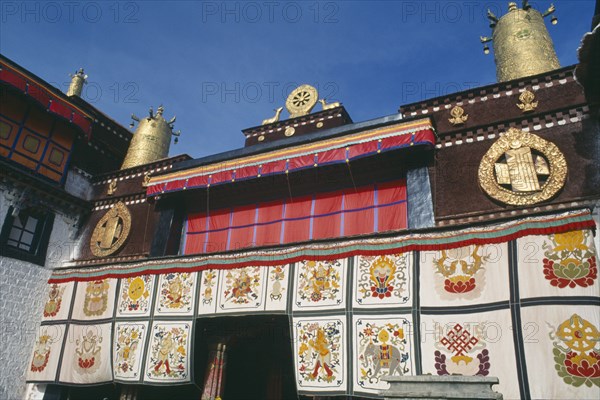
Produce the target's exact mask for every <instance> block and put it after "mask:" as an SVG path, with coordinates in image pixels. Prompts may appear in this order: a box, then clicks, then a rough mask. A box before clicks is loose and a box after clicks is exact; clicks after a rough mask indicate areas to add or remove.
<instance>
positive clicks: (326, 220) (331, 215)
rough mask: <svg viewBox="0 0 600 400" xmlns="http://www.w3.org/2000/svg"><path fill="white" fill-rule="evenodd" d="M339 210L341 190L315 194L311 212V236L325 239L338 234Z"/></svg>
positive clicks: (340, 206)
mask: <svg viewBox="0 0 600 400" xmlns="http://www.w3.org/2000/svg"><path fill="white" fill-rule="evenodd" d="M341 210H342V193H341V192H334V193H327V194H319V195H317V196H316V197H315V211H314V214H313V234H312V238H313V239H326V238H332V237H338V236H340V224H341V220H342V213H341V212H340V211H341Z"/></svg>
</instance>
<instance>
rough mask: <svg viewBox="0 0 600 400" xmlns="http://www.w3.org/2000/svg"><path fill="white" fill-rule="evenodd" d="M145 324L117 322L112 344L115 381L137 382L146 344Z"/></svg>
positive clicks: (146, 325) (146, 326)
mask: <svg viewBox="0 0 600 400" xmlns="http://www.w3.org/2000/svg"><path fill="white" fill-rule="evenodd" d="M147 328H148V323H147V322H117V323H116V324H115V335H114V343H113V372H114V376H115V379H122V380H127V381H138V380H139V379H140V375H141V368H142V365H141V364H142V355H143V351H144V345H145V343H146V329H147Z"/></svg>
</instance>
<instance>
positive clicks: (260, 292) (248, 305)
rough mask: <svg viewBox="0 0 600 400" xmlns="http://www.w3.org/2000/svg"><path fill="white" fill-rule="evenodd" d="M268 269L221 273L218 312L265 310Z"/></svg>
mask: <svg viewBox="0 0 600 400" xmlns="http://www.w3.org/2000/svg"><path fill="white" fill-rule="evenodd" d="M266 272H267V268H266V267H243V268H235V269H227V270H222V271H221V278H220V282H219V283H220V289H219V306H218V311H236V310H244V309H258V310H262V309H264V285H265V284H264V280H265V273H266Z"/></svg>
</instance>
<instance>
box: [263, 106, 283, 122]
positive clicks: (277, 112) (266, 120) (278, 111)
mask: <svg viewBox="0 0 600 400" xmlns="http://www.w3.org/2000/svg"><path fill="white" fill-rule="evenodd" d="M282 110H283V107H279V108H276V109H275V110H273V111H275V115H274V116H273V117H271V118H267V119H263V122H262V125H269V124H274V123H275V122H277V121H279V117H280V116H281V111H282Z"/></svg>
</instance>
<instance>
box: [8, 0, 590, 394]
mask: <svg viewBox="0 0 600 400" xmlns="http://www.w3.org/2000/svg"><path fill="white" fill-rule="evenodd" d="M553 11H554V9H553V8H550V9H548V10H547V11H546V12H543V13H542V12H540V11H538V10H535V9H534V8H532V7H531V6H530V5H529V4H528V2H523V4H522V5H521V6H520V7H519V6H517V5H516V4H515V3H510V5H509V9H508V12H507V14H506V15H504V16H502V17H497V16H495V15H493V14H491V13H490V14H491V15H489V19H490V22H491V25H490V26H491V28H492V36H491V37H482V42H483V43H484V45H485V48H484V49H486V52H489V47H488V43H489V42H493V46H494V55H495V57H496V64H497V68H498V81H499V82H498V83H495V84H491V85H488V86H482V87H477V88H473V89H469V90H467V91H463V92H459V93H453V94H450V95H446V96H442V97H437V98H432V99H427V100H424V101H420V102H417V103H413V104H405V105H402V106H400V108H399V110H398V112H397V113H395V114H392V115H387V116H383V117H380V118H377V119H373V120H369V121H361V122H354V121H353V120H352V118H351V115H350V113H349V111H348V110H346V109H345V108H344V106H343V104H342V103H340V102H334V101H333V99H331V100H330V99H321V98H320V97H319V93H318V91H317V90H316V89H315V88H314V87H312V86H311V85H309V84H305V85H301V86H299V87H298V88H296V89H295V90H293V91H292V92H291V93H290V95H289V97H288V98H287V101H286V103H285V104H283V105H280V106H281V107H280V108H278V109H277V110H276V114H275V115H274V116H272V117H271V118H267V119H265V120H264V121H263V123H262V124H261V125H260V126H255V127H251V128H247V129H243V131H242V133H243V135H244V138H245V142H244V147H242V148H239V149H236V150H232V151H228V152H225V153H221V154H215V155H211V156H208V157H204V158H196V159H194V158H191V157H189V156H188V155H179V156H175V157H169V156H168V155H169V146H170V143H171V140H172V138H173V137H175V140H177V137H178V136H179V134H180V132H178V131H175V128H174V125H175V122H176V121H175V118H174V117H173V118H170V117H169V115H170V114H169V113H170V112H171V110H169V109H165V108H163V107H162V106H160V107H158V108H156V111H154V109H150V111H149V112H148V114H146V115H144V116H140V117H137V116H133V120H134V121H135V125H137V126H136V129H135V133H134V134H131V132H129V130H127V129H126V128H124V127H122V126H121V125H119V124H118V123H116V122H114V121H112V120H111V119H110V118H109V117H107V116H106V115H104V114H102V113H101V112H100V111H98V110H97V109H95V108H94V107H92V106H91V105H89V104H87V103H86V102H85V101H83V100H82V99H81V98H80V97H79V95H78V93H79V94H80V93H81V91H80V90H81V87H82V85H83V84H85V79H86V77H85V74H84V72H83V71H78V72H77V73H75V74H74V75H73V76H72V85H71V88H70V89H69V92H68V94H66V95H65V94H63V93H61V92H59V91H58V90H56V89H54V88H52V87H51V86H50V85H48V84H47V83H45V82H44V81H43V80H42V79H41V78H38V77H36V76H35V75H33V74H32V73H30V72H29V71H26V70H24V69H23V68H21V67H19V66H18V65H16V64H14V63H13V62H11V61H10V60H9V59H7V58H4V57H3V58H2V59H1V60H0V61H1V65H0V67H1V69H0V84H1V85H2V86H1V87H2V108H1V109H0V128H1V130H0V133H1V137H0V152H2V158H0V162H1V163H2V165H3V171H4V170H6V173H4V172H3V180H2V185H3V196H2V197H1V201H2V203H0V204H1V206H2V207H1V211H2V215H0V218H1V219H2V221H3V225H2V234H1V236H0V239H1V241H2V243H1V246H0V249H1V253H0V255H1V256H2V267H1V268H2V269H1V270H0V273H1V274H2V276H3V279H4V280H3V282H2V286H1V287H2V290H3V296H4V297H5V298H6V299H7V300H3V301H4V302H5V303H3V307H5V308H6V307H12V306H10V304H13V303H14V304H15V306H14V308H16V304H17V303H24V302H27V303H28V306H27V307H25V309H26V310H25V312H19V313H16V312H11V313H8V314H7V313H6V312H3V314H2V319H3V320H2V321H3V322H2V323H3V324H5V323H6V324H13V325H14V327H15V332H14V335H13V336H11V338H10V340H9V341H8V343H9V345H8V346H7V347H6V348H5V349H3V350H2V352H4V353H2V354H6V357H9V356H10V357H12V358H13V359H15V360H16V362H17V363H19V365H20V367H19V368H21V369H18V368H15V369H14V370H13V371H11V372H10V374H12V375H10V382H8V380H7V382H8V383H6V384H4V386H3V388H4V389H3V390H4V391H5V393H6V395H7V397H9V398H13V397H14V398H16V397H18V396H22V393H23V388H24V387H25V383H27V386H26V387H27V393H26V397H27V398H29V399H61V400H62V399H71V400H75V399H79V398H81V399H96V398H97V399H104V398H107V399H123V400H137V399H139V400H144V399H155V398H156V399H157V398H180V399H188V398H189V399H199V398H201V399H216V398H223V399H228V400H229V399H291V398H333V397H337V396H344V397H346V398H357V399H359V398H383V396H384V394H383V391H385V390H386V389H387V388H388V387H389V383H388V381H390V379H391V380H392V381H393V379H394V377H400V376H427V375H433V376H445V375H448V376H453V375H463V376H466V377H469V378H468V379H465V381H466V380H469V379H472V378H471V377H495V378H498V382H499V383H498V384H497V385H495V386H494V390H495V391H496V392H497V395H498V396H499V395H502V396H503V397H504V398H505V399H517V398H522V399H530V398H534V399H547V398H556V399H590V398H598V397H599V396H600V296H599V295H600V283H599V281H598V276H597V275H598V267H597V250H596V249H598V248H599V246H600V242H599V238H598V236H597V234H596V230H597V226H598V224H599V223H600V218H599V212H598V210H599V205H600V203H599V202H600V168H598V165H600V124H599V120H598V116H599V113H598V111H599V107H598V101H597V93H596V91H595V88H596V87H597V86H594V85H597V83H596V81H595V80H594V79H593V78H590V74H589V71H590V70H591V71H593V70H594V68H595V67H597V64H594V63H597V60H595V59H594V57H593V56H590V54H593V51H590V50H585V49H584V50H582V51H581V53H580V54H581V60H582V62H581V64H579V65H576V66H566V67H560V65H559V64H558V60H557V58H556V54H555V53H554V49H553V45H552V41H551V39H550V36H549V34H548V32H547V30H546V27H545V24H544V18H545V17H552V15H553V14H552V13H553ZM515 38H517V39H518V40H515ZM586 41H587V45H586V46H587V48H588V49H589V48H592V49H593V48H594V46H596V48H597V46H598V39H597V34H596V35H595V36H591V37H588V38H587V39H586ZM586 51H587V52H586ZM575 77H577V79H576V78H575ZM284 109H285V111H284ZM100 160H102V161H100ZM107 160H108V161H107ZM21 281H23V282H25V281H27V282H28V283H27V288H28V289H29V290H27V291H26V292H27V293H24V292H25V291H24V290H23V287H22V285H20V284H19V282H21ZM5 287H6V288H7V291H5V289H4V288H5ZM26 297H28V298H26ZM4 304H8V305H9V306H6V305H4ZM19 309H22V308H19ZM13 325H11V326H13ZM23 332H25V333H23ZM5 374H6V373H5ZM7 376H8V375H7ZM390 377H391V378H390ZM421 379H422V378H418V379H415V380H414V382H418V381H419V382H420V380H421ZM423 379H424V381H426V378H423ZM475 381H476V380H473V382H475ZM412 384H413V381H411V385H412ZM397 387H400V388H401V385H399V386H397ZM2 394H4V393H2ZM448 396H449V397H448V398H452V393H449V394H448Z"/></svg>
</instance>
